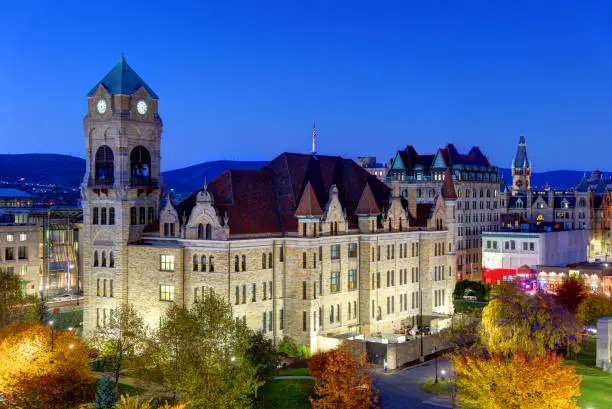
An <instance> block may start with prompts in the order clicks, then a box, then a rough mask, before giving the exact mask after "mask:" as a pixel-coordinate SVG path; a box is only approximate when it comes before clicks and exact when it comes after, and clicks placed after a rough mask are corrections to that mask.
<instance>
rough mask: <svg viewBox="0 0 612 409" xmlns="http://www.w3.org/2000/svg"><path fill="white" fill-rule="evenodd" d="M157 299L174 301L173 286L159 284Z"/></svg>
mask: <svg viewBox="0 0 612 409" xmlns="http://www.w3.org/2000/svg"><path fill="white" fill-rule="evenodd" d="M159 300H160V301H174V286H173V285H167V284H161V285H160V286H159Z"/></svg>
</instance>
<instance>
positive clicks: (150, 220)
mask: <svg viewBox="0 0 612 409" xmlns="http://www.w3.org/2000/svg"><path fill="white" fill-rule="evenodd" d="M113 213H114V212H113ZM154 213H155V209H154V208H153V207H149V208H147V223H149V224H151V223H153V216H154ZM111 224H113V223H111Z"/></svg>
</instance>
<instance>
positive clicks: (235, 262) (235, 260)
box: [234, 256, 240, 273]
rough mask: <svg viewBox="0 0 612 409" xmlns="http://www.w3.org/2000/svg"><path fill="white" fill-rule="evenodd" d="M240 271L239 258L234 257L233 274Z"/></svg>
mask: <svg viewBox="0 0 612 409" xmlns="http://www.w3.org/2000/svg"><path fill="white" fill-rule="evenodd" d="M238 271H240V257H238V256H235V257H234V272H236V273H237V272H238Z"/></svg>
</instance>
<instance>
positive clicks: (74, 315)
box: [51, 310, 83, 329]
mask: <svg viewBox="0 0 612 409" xmlns="http://www.w3.org/2000/svg"><path fill="white" fill-rule="evenodd" d="M51 319H52V320H53V328H55V329H68V328H74V329H76V328H79V327H80V326H81V323H82V322H83V310H74V311H68V312H60V313H56V314H51Z"/></svg>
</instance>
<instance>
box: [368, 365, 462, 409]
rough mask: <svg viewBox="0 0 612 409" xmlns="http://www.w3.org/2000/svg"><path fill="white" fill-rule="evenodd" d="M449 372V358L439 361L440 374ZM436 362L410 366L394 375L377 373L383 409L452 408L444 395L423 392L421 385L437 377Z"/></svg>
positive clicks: (375, 380) (376, 378)
mask: <svg viewBox="0 0 612 409" xmlns="http://www.w3.org/2000/svg"><path fill="white" fill-rule="evenodd" d="M443 370H444V371H446V373H448V360H447V359H440V360H439V361H438V375H439V376H440V374H441V373H442V371H443ZM435 377H436V369H435V364H434V362H430V363H426V364H424V365H422V366H418V367H415V368H410V369H407V370H404V371H402V372H399V373H396V374H393V375H382V374H377V375H375V377H374V385H375V386H376V387H377V388H378V390H379V393H380V405H381V407H382V409H439V408H451V404H450V401H449V400H448V399H447V398H445V397H442V396H436V395H432V394H429V393H427V392H423V391H422V390H420V389H419V385H421V384H422V383H424V382H425V381H427V380H429V379H435Z"/></svg>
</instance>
